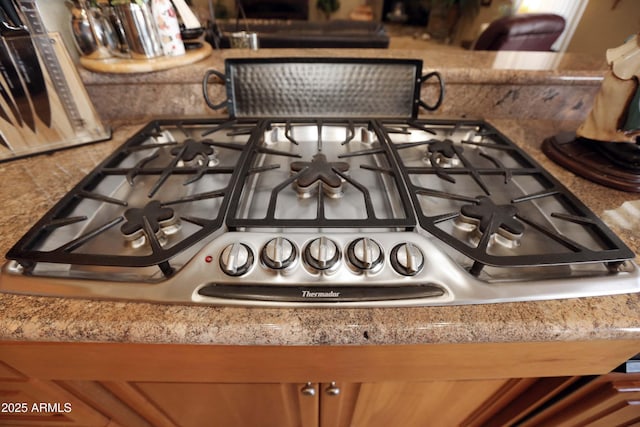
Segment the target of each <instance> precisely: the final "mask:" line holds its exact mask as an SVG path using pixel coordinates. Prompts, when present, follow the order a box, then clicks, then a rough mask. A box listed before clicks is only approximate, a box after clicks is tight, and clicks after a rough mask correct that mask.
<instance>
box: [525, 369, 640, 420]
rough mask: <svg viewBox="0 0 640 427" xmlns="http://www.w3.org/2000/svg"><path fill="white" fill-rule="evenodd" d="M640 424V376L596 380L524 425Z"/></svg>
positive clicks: (610, 377) (624, 375)
mask: <svg viewBox="0 0 640 427" xmlns="http://www.w3.org/2000/svg"><path fill="white" fill-rule="evenodd" d="M639 424H640V374H622V373H613V374H608V375H603V376H600V377H597V378H596V379H594V380H592V381H590V382H588V383H587V384H585V385H583V386H582V387H580V388H578V389H577V390H575V391H573V392H572V393H570V394H568V395H567V396H565V397H564V398H563V399H560V400H559V401H558V402H556V403H555V404H554V405H552V406H550V407H549V408H547V409H546V410H545V411H541V412H540V413H539V414H537V415H536V416H534V417H532V418H530V419H529V420H527V421H526V422H525V423H524V424H523V425H524V426H527V427H533V426H550V425H552V426H554V427H573V426H576V427H577V426H589V427H616V426H631V425H634V426H635V425H639Z"/></svg>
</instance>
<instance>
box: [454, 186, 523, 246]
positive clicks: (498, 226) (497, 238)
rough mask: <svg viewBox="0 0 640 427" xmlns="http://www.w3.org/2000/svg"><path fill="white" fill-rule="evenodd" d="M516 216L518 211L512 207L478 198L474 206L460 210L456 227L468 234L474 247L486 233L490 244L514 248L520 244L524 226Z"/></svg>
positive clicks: (483, 197) (488, 199)
mask: <svg viewBox="0 0 640 427" xmlns="http://www.w3.org/2000/svg"><path fill="white" fill-rule="evenodd" d="M517 215H518V209H517V208H516V207H515V206H514V205H510V204H505V205H497V204H495V203H494V202H493V200H491V199H490V198H488V197H486V196H480V197H478V198H477V203H476V204H470V205H464V206H462V207H461V208H460V215H459V216H458V218H457V220H456V226H457V227H458V228H459V229H461V230H463V231H466V232H467V233H468V237H469V240H470V242H471V243H473V244H474V245H478V244H479V243H480V241H481V239H482V237H483V236H484V235H485V234H486V233H488V234H489V238H491V239H492V240H491V243H499V244H501V245H502V246H505V247H508V248H514V247H516V246H518V245H519V244H520V239H521V238H522V235H523V233H524V225H523V224H522V222H520V221H519V220H518V219H516V216H517Z"/></svg>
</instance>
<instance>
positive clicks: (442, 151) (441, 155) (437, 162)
mask: <svg viewBox="0 0 640 427" xmlns="http://www.w3.org/2000/svg"><path fill="white" fill-rule="evenodd" d="M458 150H459V151H460V152H462V148H461V147H460V148H458ZM456 154H458V153H457V151H456V149H455V148H454V146H453V141H452V140H450V139H445V140H432V143H431V144H429V145H428V148H427V152H426V153H425V157H424V158H423V161H424V162H425V163H430V164H431V165H432V166H434V167H441V168H454V167H457V166H458V165H459V164H460V159H458V158H457V157H456Z"/></svg>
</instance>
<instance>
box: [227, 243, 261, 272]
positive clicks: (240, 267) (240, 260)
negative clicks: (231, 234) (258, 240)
mask: <svg viewBox="0 0 640 427" xmlns="http://www.w3.org/2000/svg"><path fill="white" fill-rule="evenodd" d="M253 260H254V258H253V251H252V250H251V248H250V247H249V246H247V245H245V244H244V243H232V244H230V245H229V246H227V247H226V248H224V250H223V251H222V254H221V255H220V268H222V271H224V272H225V273H227V274H228V275H229V276H234V277H235V276H242V275H243V274H245V273H246V272H247V271H249V269H250V268H251V266H252V265H253Z"/></svg>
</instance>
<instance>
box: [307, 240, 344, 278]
mask: <svg viewBox="0 0 640 427" xmlns="http://www.w3.org/2000/svg"><path fill="white" fill-rule="evenodd" d="M303 256H304V261H305V262H306V263H307V265H309V266H310V267H311V268H313V269H314V270H316V271H324V272H331V271H333V270H334V269H336V268H337V267H338V265H339V264H338V262H339V261H340V249H339V248H338V245H337V244H336V242H334V241H333V240H331V239H327V238H326V237H324V236H322V237H318V238H317V239H314V240H312V241H311V242H309V244H307V246H306V247H305V248H304V254H303Z"/></svg>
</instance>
